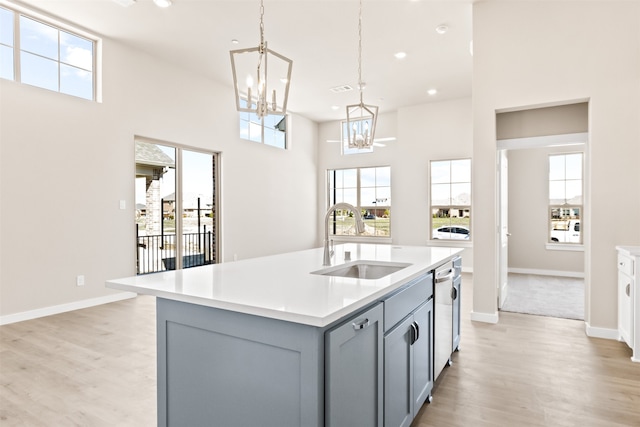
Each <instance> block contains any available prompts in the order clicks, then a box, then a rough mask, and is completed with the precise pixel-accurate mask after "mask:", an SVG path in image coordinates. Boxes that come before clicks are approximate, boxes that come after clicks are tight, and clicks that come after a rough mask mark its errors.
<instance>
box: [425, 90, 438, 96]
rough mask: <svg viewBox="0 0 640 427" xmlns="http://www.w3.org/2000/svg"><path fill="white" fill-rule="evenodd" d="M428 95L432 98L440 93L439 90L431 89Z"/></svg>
mask: <svg viewBox="0 0 640 427" xmlns="http://www.w3.org/2000/svg"><path fill="white" fill-rule="evenodd" d="M427 93H428V94H429V95H431V96H433V95H435V94H436V93H438V89H429V90H428V91H427Z"/></svg>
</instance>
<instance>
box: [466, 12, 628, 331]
mask: <svg viewBox="0 0 640 427" xmlns="http://www.w3.org/2000/svg"><path fill="white" fill-rule="evenodd" d="M638 22H640V3H638V2H612V1H606V2H605V1H602V2H515V3H509V2H478V3H474V16H473V43H474V44H473V46H474V71H473V117H474V118H473V129H474V148H473V154H474V165H475V168H474V187H473V189H474V201H475V204H474V210H475V216H474V220H473V224H474V230H475V239H474V242H475V243H474V249H475V262H474V301H473V303H474V308H473V310H474V313H472V316H473V317H472V318H487V316H488V317H489V318H490V317H491V316H497V309H496V305H497V303H496V301H497V299H496V296H497V295H496V292H497V291H496V289H497V286H496V284H497V267H496V265H497V259H496V246H497V239H496V237H497V236H496V231H495V230H496V217H497V216H496V192H495V188H496V186H495V182H496V167H495V160H496V155H495V148H496V128H495V122H496V119H495V114H496V112H497V111H502V110H505V109H513V108H519V107H525V106H543V105H550V104H553V103H560V102H563V101H567V100H582V101H584V100H588V101H589V108H590V110H589V123H590V129H589V133H590V141H589V145H588V149H589V159H590V165H589V168H590V170H591V179H590V182H587V186H588V188H590V190H589V192H588V194H587V195H586V197H587V212H585V213H586V214H587V215H588V217H585V223H586V225H587V226H586V227H585V244H586V258H585V273H586V279H585V281H586V291H587V305H586V313H585V320H586V322H587V326H588V331H589V330H591V331H592V332H595V333H602V334H603V335H608V336H612V334H613V332H615V331H613V329H615V328H616V317H617V301H616V259H615V257H616V254H615V249H614V248H615V245H618V244H627V245H638V244H640V222H638V221H626V222H625V227H612V226H611V224H612V223H614V224H615V223H618V222H619V221H620V218H618V216H617V215H613V214H612V211H615V212H626V213H628V215H630V216H631V217H632V218H637V217H638V213H639V212H640V191H638V186H639V184H640V168H638V166H637V164H638V159H639V158H640V143H639V141H640V25H638ZM603 23H604V27H603ZM606 23H615V24H612V25H606ZM603 28H606V29H603ZM613 207H615V209H614V208H613Z"/></svg>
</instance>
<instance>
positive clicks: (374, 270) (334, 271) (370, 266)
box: [311, 260, 411, 280]
mask: <svg viewBox="0 0 640 427" xmlns="http://www.w3.org/2000/svg"><path fill="white" fill-rule="evenodd" d="M410 265H411V264H407V263H402V262H386V261H365V260H360V261H353V262H349V263H346V264H342V265H336V266H333V267H329V268H324V269H322V270H317V271H312V272H311V274H319V275H322V276H337V277H352V278H355V279H370V280H375V279H381V278H383V277H385V276H388V275H389V274H392V273H395V272H397V271H400V270H402V269H403V268H406V267H409V266H410Z"/></svg>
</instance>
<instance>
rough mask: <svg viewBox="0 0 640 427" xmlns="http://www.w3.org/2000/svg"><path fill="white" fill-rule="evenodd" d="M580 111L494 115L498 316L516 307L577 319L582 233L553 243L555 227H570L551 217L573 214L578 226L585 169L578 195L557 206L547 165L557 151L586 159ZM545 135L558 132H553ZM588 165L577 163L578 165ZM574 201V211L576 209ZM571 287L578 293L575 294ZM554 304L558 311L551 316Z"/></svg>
mask: <svg viewBox="0 0 640 427" xmlns="http://www.w3.org/2000/svg"><path fill="white" fill-rule="evenodd" d="M587 107H588V104H587V103H586V102H585V103H578V104H568V105H563V106H556V107H544V108H537V109H529V110H517V111H510V112H499V113H497V115H496V125H497V135H498V138H497V139H498V140H497V163H498V179H497V191H498V195H499V197H498V203H499V206H498V212H499V216H498V230H499V233H500V237H499V239H498V246H497V252H498V256H497V258H498V271H499V280H498V284H497V286H498V308H499V309H500V310H503V311H518V309H517V310H513V309H512V307H513V306H514V305H515V306H516V307H520V308H521V309H522V311H519V312H527V313H529V314H542V315H544V312H545V310H546V308H548V309H549V310H548V312H549V315H550V316H555V317H568V318H576V316H575V314H569V315H567V316H556V315H555V314H553V313H557V312H558V310H560V311H562V310H563V309H564V308H567V307H568V310H567V312H569V313H575V312H576V307H578V311H579V312H581V313H584V304H585V300H586V297H585V292H584V276H585V274H584V268H585V262H584V260H585V248H584V245H583V240H582V237H583V236H582V235H583V234H584V227H581V228H579V230H580V231H579V232H578V234H579V235H580V237H579V241H576V240H575V239H566V241H562V240H561V241H560V242H559V241H558V238H557V234H559V233H561V232H560V231H558V230H554V228H556V225H558V224H560V222H563V223H564V222H566V223H567V224H568V223H570V222H571V221H570V218H556V217H555V216H554V215H556V216H557V215H558V213H559V212H560V213H567V215H579V216H578V217H577V218H571V219H573V222H576V223H578V224H579V223H580V222H582V221H583V217H584V214H585V213H588V212H587V210H586V207H587V206H588V205H587V204H586V201H585V200H584V199H583V195H586V194H587V188H586V187H585V185H584V184H585V183H586V182H587V180H586V179H585V178H586V176H587V173H588V171H586V168H585V167H583V168H582V169H581V170H580V173H581V182H579V187H580V189H581V190H580V191H579V193H578V194H576V196H577V198H576V197H574V196H570V197H568V198H567V199H566V200H562V202H560V201H558V200H557V196H555V188H556V187H557V186H558V183H556V182H552V181H551V178H550V177H551V176H553V173H552V172H553V171H552V170H551V169H552V167H551V166H550V163H551V164H552V165H553V162H551V159H555V158H556V157H558V158H561V157H562V156H563V155H564V154H562V155H559V156H558V154H559V153H580V156H582V157H581V158H583V159H584V158H585V157H586V156H587V150H586V148H587V141H588V117H587V111H588V109H587ZM563 126H564V127H563ZM575 130H578V131H579V132H575ZM552 131H553V132H558V133H557V134H552V133H551V132H552ZM554 156H555V157H554ZM567 157H571V156H567ZM507 161H508V163H507ZM507 164H508V167H507ZM587 164H588V162H586V161H584V162H581V166H582V165H587ZM550 172H551V173H550ZM562 184H563V185H565V184H566V183H564V182H563V183H562ZM565 186H566V185H565ZM563 188H564V187H563ZM578 203H579V204H580V206H579V209H578V208H576V206H575V205H576V204H578ZM558 206H560V208H561V209H558ZM565 207H566V209H564V208H565ZM565 211H566V212H565ZM576 219H577V221H576ZM578 227H580V225H578ZM557 228H560V227H559V225H558V226H557ZM572 230H573V228H572ZM554 233H555V234H554ZM568 233H569V232H568V231H567V232H565V234H568ZM554 237H556V239H554ZM576 286H577V288H578V290H579V292H574V291H575V288H576ZM545 287H546V288H545ZM523 291H524V292H523ZM556 291H558V294H559V295H560V296H561V297H557V296H556V297H554V296H553V295H558V294H554V292H556ZM547 296H548V297H549V298H548V299H545V298H547ZM540 297H542V298H540ZM517 298H524V300H521V301H520V302H524V304H513V303H514V300H515V299H517ZM536 300H539V301H541V302H540V304H541V305H542V306H543V307H542V311H538V310H536V309H534V310H530V309H526V308H522V307H528V306H529V305H530V304H531V303H533V302H535V301H536ZM555 305H558V306H561V307H560V308H558V310H556V307H554V306H555ZM562 307H564V308H562ZM582 317H584V316H582Z"/></svg>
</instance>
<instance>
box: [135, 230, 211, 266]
mask: <svg viewBox="0 0 640 427" xmlns="http://www.w3.org/2000/svg"><path fill="white" fill-rule="evenodd" d="M136 234H137V233H136ZM136 241H137V242H136V256H137V260H136V269H137V274H148V273H156V272H159V271H166V270H175V269H176V250H177V246H176V235H175V234H160V235H152V236H140V235H138V236H136ZM182 244H183V246H182V247H183V250H182V267H183V268H189V267H197V266H199V265H206V264H213V263H215V256H216V254H215V241H214V236H213V232H211V231H207V227H206V226H204V231H202V232H200V233H187V234H183V235H182Z"/></svg>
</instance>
